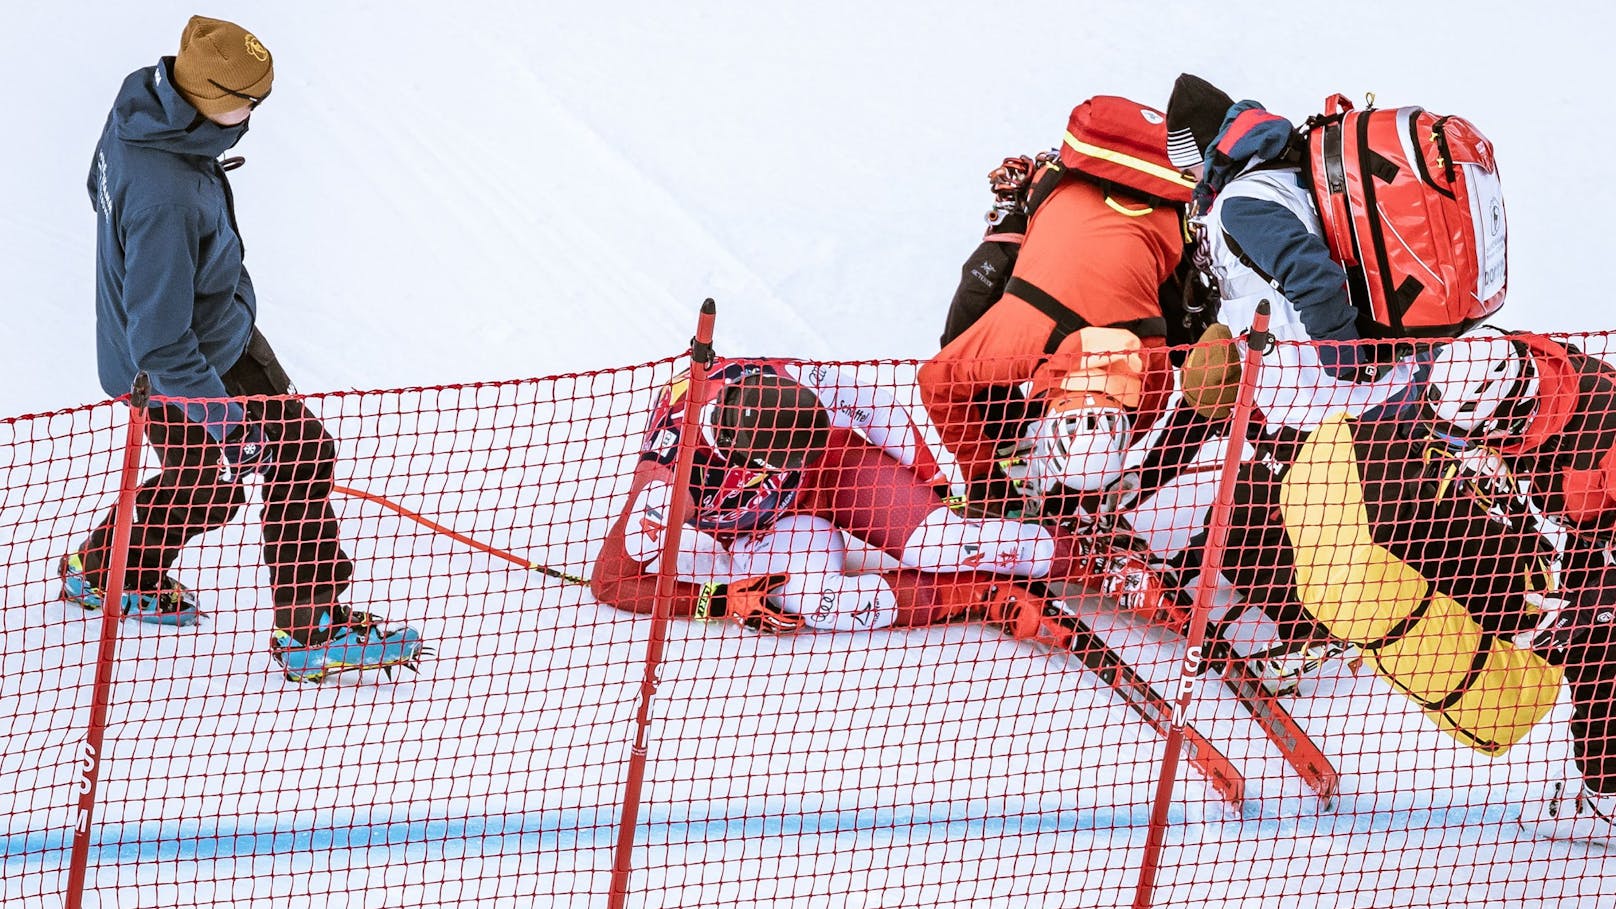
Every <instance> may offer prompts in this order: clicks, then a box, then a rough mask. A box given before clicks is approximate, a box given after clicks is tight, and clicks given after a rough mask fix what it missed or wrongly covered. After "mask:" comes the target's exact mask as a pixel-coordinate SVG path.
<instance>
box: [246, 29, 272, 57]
mask: <svg viewBox="0 0 1616 909" xmlns="http://www.w3.org/2000/svg"><path fill="white" fill-rule="evenodd" d="M246 44H247V53H249V54H252V55H253V59H254V60H257V61H258V62H259V63H267V62H268V61H269V48H267V47H265V46H264V45H263V44H262V43H261V42H259V40H258V39H257V38H255V37H253V36H252V35H248V36H247V41H246Z"/></svg>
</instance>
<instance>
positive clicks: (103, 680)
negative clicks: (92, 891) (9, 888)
mask: <svg viewBox="0 0 1616 909" xmlns="http://www.w3.org/2000/svg"><path fill="white" fill-rule="evenodd" d="M150 394H151V388H150V385H149V384H148V382H147V379H146V374H145V373H141V374H140V375H138V376H136V377H135V387H134V389H133V390H132V391H131V392H130V395H129V433H128V436H127V438H126V439H125V441H124V447H123V469H122V471H121V472H120V478H119V483H118V504H117V513H116V517H115V518H114V522H113V525H112V548H111V550H110V551H109V552H108V553H107V558H108V559H109V562H108V568H107V588H106V590H105V591H103V593H102V598H101V599H102V603H101V647H100V650H99V651H98V652H97V654H96V660H95V688H94V690H93V693H92V695H91V702H90V728H89V730H88V731H86V732H85V734H84V749H83V751H82V752H81V753H80V755H79V763H78V769H79V773H80V776H79V778H78V780H77V781H76V782H75V784H74V788H76V789H78V791H79V810H78V813H77V814H76V815H75V817H74V820H73V856H72V862H71V864H70V865H69V866H68V873H67V909H80V907H81V906H83V905H84V875H85V870H86V869H87V868H88V867H89V861H90V828H91V822H92V820H93V818H94V815H95V794H96V783H97V782H98V781H99V779H100V775H101V740H102V737H103V736H104V735H105V733H106V728H107V707H108V706H109V705H110V704H111V702H112V666H113V659H114V657H115V656H116V654H117V650H118V622H119V621H120V620H121V619H122V618H123V616H122V606H123V582H124V574H125V571H126V569H127V568H128V564H129V538H130V534H131V530H130V526H131V525H132V524H133V521H134V513H135V492H136V491H137V490H138V489H139V488H140V455H141V450H142V446H143V445H144V444H145V433H146V404H147V399H148V397H149V396H150Z"/></svg>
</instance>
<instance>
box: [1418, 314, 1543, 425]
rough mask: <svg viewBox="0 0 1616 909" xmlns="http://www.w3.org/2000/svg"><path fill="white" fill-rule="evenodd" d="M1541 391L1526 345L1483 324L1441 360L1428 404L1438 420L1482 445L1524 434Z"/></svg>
mask: <svg viewBox="0 0 1616 909" xmlns="http://www.w3.org/2000/svg"><path fill="white" fill-rule="evenodd" d="M1537 386H1538V376H1537V365H1536V364H1535V363H1534V362H1533V360H1532V355H1531V353H1530V352H1528V351H1527V350H1526V347H1525V345H1523V344H1521V343H1520V342H1519V341H1516V340H1514V339H1513V338H1510V337H1509V336H1508V335H1506V334H1504V333H1503V332H1502V331H1499V330H1498V329H1496V328H1494V327H1492V326H1491V325H1482V326H1478V327H1476V328H1473V329H1471V330H1470V331H1468V332H1465V333H1464V334H1462V335H1460V336H1459V337H1458V338H1457V339H1455V340H1454V342H1453V343H1452V344H1449V345H1447V346H1446V347H1444V348H1442V350H1441V352H1440V353H1438V354H1437V355H1436V361H1435V362H1434V363H1432V364H1431V378H1430V381H1429V384H1427V386H1426V389H1425V400H1426V403H1428V404H1429V405H1430V407H1431V411H1432V413H1434V414H1435V415H1436V418H1437V419H1438V420H1439V421H1441V422H1442V423H1445V424H1447V426H1448V427H1450V428H1451V429H1453V430H1456V431H1458V432H1459V433H1460V434H1462V435H1464V436H1465V437H1467V438H1470V439H1472V440H1475V441H1481V440H1484V439H1489V438H1501V437H1504V436H1510V435H1516V434H1519V433H1520V432H1522V431H1523V430H1525V429H1526V424H1527V423H1528V422H1529V421H1530V420H1531V418H1532V414H1533V413H1534V412H1535V411H1536V410H1537Z"/></svg>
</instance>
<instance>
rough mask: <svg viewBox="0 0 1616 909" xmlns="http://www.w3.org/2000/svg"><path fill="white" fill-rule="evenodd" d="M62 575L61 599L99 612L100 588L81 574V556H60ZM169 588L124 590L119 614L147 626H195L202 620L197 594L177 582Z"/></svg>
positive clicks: (82, 557)
mask: <svg viewBox="0 0 1616 909" xmlns="http://www.w3.org/2000/svg"><path fill="white" fill-rule="evenodd" d="M59 573H60V574H61V577H62V599H63V600H64V601H66V602H68V603H73V604H75V605H78V606H82V607H83V608H85V609H89V610H92V611H97V612H98V611H100V609H101V607H102V605H104V604H105V602H106V600H105V599H104V596H105V595H104V593H103V592H102V590H101V588H99V587H96V586H94V585H92V584H91V583H90V579H89V578H88V577H87V576H86V575H85V573H84V556H83V555H82V554H80V553H77V552H75V553H73V554H71V555H68V556H64V557H63V558H62V563H61V565H60V567H59ZM166 582H167V583H168V584H171V585H172V586H170V587H169V588H168V589H166V590H163V591H160V592H156V593H140V592H136V591H132V590H131V591H125V592H124V594H123V596H122V597H120V598H119V604H120V605H121V607H122V609H121V610H120V611H121V614H122V615H123V617H124V618H126V619H134V620H135V621H137V622H143V623H145V624H147V625H175V626H179V625H195V624H196V623H198V622H200V621H201V620H202V610H201V609H199V608H197V605H196V596H195V595H194V594H192V593H191V591H190V590H188V589H186V587H185V585H183V584H180V583H178V582H176V581H166Z"/></svg>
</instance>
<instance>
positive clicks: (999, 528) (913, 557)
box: [902, 508, 1055, 578]
mask: <svg viewBox="0 0 1616 909" xmlns="http://www.w3.org/2000/svg"><path fill="white" fill-rule="evenodd" d="M1054 558H1055V539H1054V537H1051V536H1050V535H1049V531H1047V530H1045V529H1043V528H1042V527H1039V526H1038V525H1036V524H1023V523H1021V522H1020V521H1006V520H1001V519H997V518H962V517H960V516H959V515H957V514H955V513H953V512H952V511H949V510H948V509H946V508H939V509H937V510H935V511H933V512H932V513H931V514H928V515H926V519H925V520H924V521H922V522H921V523H920V526H919V527H916V528H915V530H914V533H911V534H910V535H909V539H908V540H906V541H904V546H903V560H902V561H903V565H904V567H905V568H917V569H919V570H921V571H931V572H936V573H939V574H942V573H948V572H957V571H988V572H992V573H994V574H1004V575H1014V576H1017V577H1024V578H1041V577H1043V576H1044V575H1046V574H1049V568H1050V562H1051V560H1053V559H1054Z"/></svg>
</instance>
